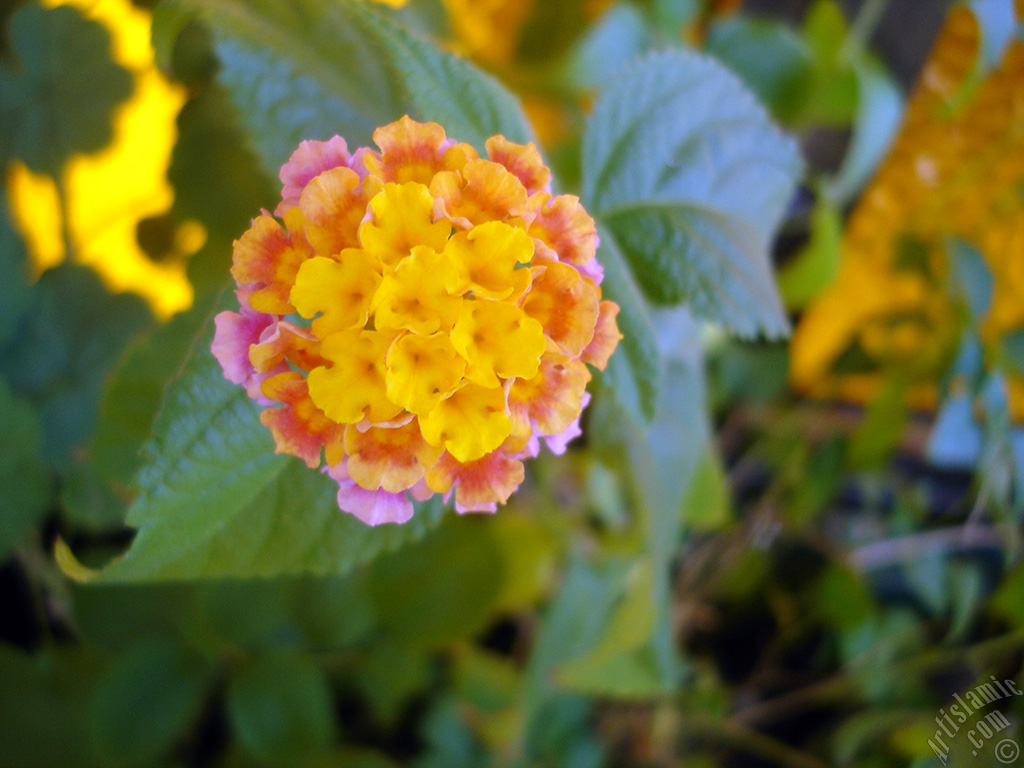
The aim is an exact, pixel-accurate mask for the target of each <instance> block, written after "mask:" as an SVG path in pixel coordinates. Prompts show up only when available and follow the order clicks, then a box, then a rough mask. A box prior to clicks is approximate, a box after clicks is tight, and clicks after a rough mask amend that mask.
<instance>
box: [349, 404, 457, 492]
mask: <svg viewBox="0 0 1024 768" xmlns="http://www.w3.org/2000/svg"><path fill="white" fill-rule="evenodd" d="M441 452H442V449H441V448H437V447H434V446H432V445H430V444H429V443H428V442H427V441H426V440H424V439H423V435H422V434H421V433H420V426H419V424H418V423H417V422H416V421H415V420H413V421H410V422H409V423H408V424H406V425H404V426H401V427H394V428H390V429H385V428H381V427H372V428H371V429H368V430H366V431H361V430H359V429H356V427H355V426H354V425H349V426H348V428H347V429H346V430H345V453H346V454H348V473H349V475H350V476H351V478H352V479H353V480H355V481H356V482H357V483H358V484H359V485H361V486H362V487H363V488H366V489H367V490H377V489H378V488H383V489H384V490H386V491H389V492H390V493H397V492H399V491H404V490H407V489H409V488H411V487H412V486H413V485H415V484H416V483H417V482H418V481H419V480H420V479H421V478H422V477H423V474H424V472H425V471H426V470H427V469H428V468H429V467H431V466H433V464H434V463H435V462H436V461H437V459H438V457H439V456H440V455H441Z"/></svg>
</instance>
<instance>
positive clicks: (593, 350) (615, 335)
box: [582, 301, 622, 371]
mask: <svg viewBox="0 0 1024 768" xmlns="http://www.w3.org/2000/svg"><path fill="white" fill-rule="evenodd" d="M618 314H619V305H618V304H616V303H615V302H614V301H602V302H601V307H600V312H599V313H598V316H597V326H596V327H595V329H594V338H593V339H591V341H590V343H589V344H588V345H587V348H586V349H584V350H583V355H582V358H583V362H585V363H590V364H591V365H592V366H594V367H595V368H597V369H598V370H599V371H603V370H604V369H605V367H606V366H607V365H608V358H610V357H611V356H612V352H614V351H615V347H616V346H618V343H619V339H621V338H622V334H621V333H620V332H619V325H618V323H617V321H616V317H617V316H618Z"/></svg>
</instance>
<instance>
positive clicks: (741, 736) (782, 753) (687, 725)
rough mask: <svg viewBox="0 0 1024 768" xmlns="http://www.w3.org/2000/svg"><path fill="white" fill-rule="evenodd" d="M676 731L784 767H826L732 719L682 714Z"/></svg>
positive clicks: (804, 753) (808, 756)
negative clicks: (682, 716)
mask: <svg viewBox="0 0 1024 768" xmlns="http://www.w3.org/2000/svg"><path fill="white" fill-rule="evenodd" d="M679 732H680V733H682V734H684V735H686V736H689V737H690V738H692V739H696V740H700V741H709V742H713V743H716V744H719V745H721V746H724V747H728V748H730V749H737V750H739V751H741V752H746V753H747V754H749V755H754V756H755V757H759V758H761V759H762V760H766V761H768V762H770V763H773V764H775V765H779V766H784V768H828V765H827V764H826V763H824V762H823V761H821V760H819V759H818V758H816V757H814V756H812V755H808V754H807V753H806V752H801V751H800V750H798V749H794V748H793V747H790V746H788V745H787V744H784V743H782V742H781V741H778V740H776V739H773V738H772V737H770V736H766V735H765V734H763V733H760V732H759V731H755V730H754V729H752V728H748V727H747V726H746V725H744V724H742V723H739V722H736V721H735V720H719V719H716V718H713V717H709V716H707V715H692V714H686V715H685V716H684V718H683V720H682V721H681V722H680V723H679Z"/></svg>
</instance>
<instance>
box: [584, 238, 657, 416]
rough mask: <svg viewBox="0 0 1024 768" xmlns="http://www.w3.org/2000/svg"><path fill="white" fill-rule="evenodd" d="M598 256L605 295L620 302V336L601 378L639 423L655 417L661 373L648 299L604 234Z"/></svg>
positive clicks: (620, 403)
mask: <svg viewBox="0 0 1024 768" xmlns="http://www.w3.org/2000/svg"><path fill="white" fill-rule="evenodd" d="M597 255H598V259H600V261H601V264H602V265H603V266H604V269H605V275H606V279H605V281H604V283H603V284H602V286H601V287H602V289H603V292H604V295H605V296H606V297H607V298H609V299H611V300H612V301H614V302H616V303H617V304H618V305H619V308H620V312H619V316H618V323H619V330H620V331H621V333H622V339H621V341H620V342H619V348H618V350H617V351H616V353H615V354H613V355H612V356H611V358H610V359H609V360H608V368H607V369H606V370H605V372H604V375H603V377H602V381H603V382H604V383H605V384H606V385H607V386H608V387H610V389H611V390H612V392H614V394H615V399H616V401H617V402H618V403H619V405H621V406H622V408H623V410H624V411H625V412H626V413H627V414H629V416H631V417H632V418H633V420H634V421H635V422H637V423H638V424H645V423H647V422H648V421H649V420H650V419H652V418H653V417H654V409H655V405H656V403H657V396H658V381H659V379H660V376H661V361H660V359H659V354H658V346H657V342H656V341H655V337H654V325H653V323H652V322H651V313H650V309H649V308H648V306H647V300H646V299H644V297H643V294H641V293H640V289H639V288H638V287H637V285H636V282H635V281H634V280H633V275H632V274H631V273H630V271H629V267H628V266H627V265H626V263H625V261H624V260H623V257H622V254H621V252H620V251H619V249H618V247H617V246H616V245H615V243H614V241H613V240H612V239H611V237H610V236H608V235H607V234H604V235H603V237H602V239H601V247H600V249H599V250H598V254H597Z"/></svg>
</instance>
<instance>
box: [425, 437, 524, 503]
mask: <svg viewBox="0 0 1024 768" xmlns="http://www.w3.org/2000/svg"><path fill="white" fill-rule="evenodd" d="M524 476H525V472H524V468H523V463H522V462H521V461H519V460H518V459H515V458H512V457H511V456H509V454H508V453H506V452H505V451H503V450H498V451H493V452H491V453H489V454H487V455H485V456H482V457H480V458H478V459H475V460H474V461H470V462H460V461H458V460H457V459H456V458H455V457H454V456H452V455H451V454H449V453H445V454H442V456H441V458H440V459H439V460H438V461H437V463H436V464H434V466H432V467H431V468H430V469H428V470H427V474H426V478H427V485H429V486H430V488H431V490H433V491H434V492H435V493H446V492H447V491H448V490H450V489H451V487H452V486H453V485H454V486H455V504H456V505H457V508H461V510H460V511H463V512H491V511H494V505H495V504H498V503H500V504H504V503H505V502H506V501H508V497H509V496H511V495H512V494H513V492H515V490H516V489H517V488H518V487H519V486H520V484H521V483H522V482H523V478H524Z"/></svg>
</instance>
